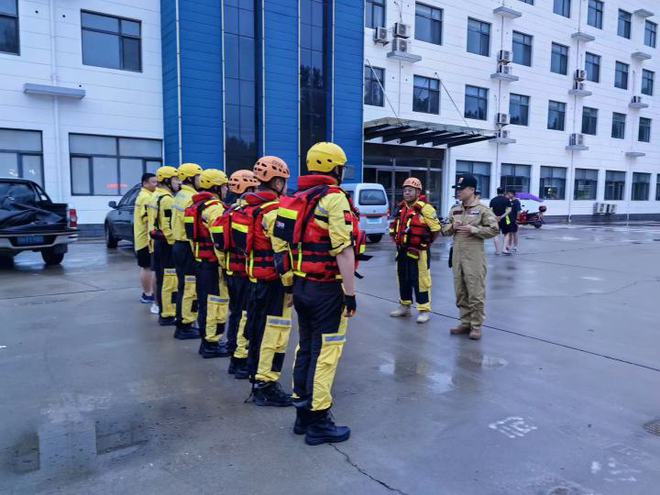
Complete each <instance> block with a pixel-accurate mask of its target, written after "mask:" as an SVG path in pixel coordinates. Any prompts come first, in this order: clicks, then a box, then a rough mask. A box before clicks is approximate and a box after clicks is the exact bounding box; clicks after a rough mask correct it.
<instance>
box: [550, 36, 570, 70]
mask: <svg viewBox="0 0 660 495" xmlns="http://www.w3.org/2000/svg"><path fill="white" fill-rule="evenodd" d="M550 70H551V71H552V72H555V73H556V74H563V75H566V74H568V47H567V46H564V45H560V44H559V43H553V44H552V59H551V63H550Z"/></svg>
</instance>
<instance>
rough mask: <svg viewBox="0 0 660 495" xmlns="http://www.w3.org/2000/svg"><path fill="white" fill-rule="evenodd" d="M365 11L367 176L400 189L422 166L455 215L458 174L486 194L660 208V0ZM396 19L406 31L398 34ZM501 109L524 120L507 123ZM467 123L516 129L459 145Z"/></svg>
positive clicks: (519, 1)
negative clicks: (658, 76)
mask: <svg viewBox="0 0 660 495" xmlns="http://www.w3.org/2000/svg"><path fill="white" fill-rule="evenodd" d="M365 8H366V16H365V19H366V25H367V29H365V35H364V40H365V112H364V115H365V139H366V144H365V171H364V177H365V180H378V181H379V182H381V183H383V184H384V185H385V186H386V187H388V188H390V190H391V191H393V195H394V194H395V193H394V190H392V189H391V186H392V183H393V182H394V183H396V184H397V186H399V187H400V183H401V182H402V180H403V178H405V177H406V176H407V175H411V174H412V175H416V176H419V177H420V178H422V179H425V180H426V184H428V185H427V189H428V193H429V195H430V196H431V200H432V201H434V202H436V203H437V204H439V205H440V206H441V207H442V210H443V211H444V212H446V211H447V208H448V205H449V204H450V203H451V202H452V201H453V200H452V199H451V194H450V185H451V184H452V183H453V181H454V177H455V174H456V173H457V171H473V172H474V173H475V175H477V176H478V178H479V179H480V180H481V184H482V185H481V188H482V195H483V197H484V198H489V197H492V196H493V195H494V194H495V193H496V188H497V187H498V186H499V185H500V184H502V185H504V186H506V187H507V188H509V187H512V188H514V189H516V190H518V191H524V192H531V193H533V194H535V195H539V196H542V197H544V198H545V200H546V204H547V206H548V210H549V211H548V213H549V214H552V215H561V216H566V215H568V214H569V211H570V214H572V215H574V216H581V215H589V216H591V215H592V213H593V211H594V204H595V203H607V204H611V205H616V206H615V208H616V213H617V214H626V213H628V212H629V213H631V214H633V215H637V214H657V215H660V146H659V144H660V109H659V108H660V105H658V100H657V98H656V97H655V92H657V91H660V89H658V88H657V87H656V88H653V78H654V76H655V73H656V72H657V70H658V58H659V56H658V55H659V54H658V51H657V49H656V37H657V34H656V33H657V24H656V22H657V21H656V20H655V19H656V17H655V16H654V14H655V13H657V14H660V12H654V11H658V10H660V5H658V3H657V2H655V1H652V0H626V1H623V0H605V1H598V0H507V1H506V2H504V3H502V2H499V1H492V0H470V1H469V2H467V1H463V2H459V1H456V0H424V1H420V2H415V1H412V0H397V1H392V0H367V1H366V6H365ZM397 22H399V23H403V24H405V25H407V28H408V31H409V32H408V33H405V30H406V27H405V26H404V27H400V28H399V30H400V33H399V34H409V35H410V37H409V38H407V40H405V39H399V40H397V39H396V37H395V36H394V35H395V33H394V30H395V23H397ZM378 26H382V27H384V28H385V29H386V30H387V33H383V32H381V33H377V29H374V28H377V27H378ZM374 36H376V37H378V36H381V37H386V40H387V41H388V43H387V44H383V43H381V42H376V41H374ZM406 45H407V46H406ZM500 50H504V51H505V52H504V53H500ZM499 59H503V60H504V63H500V62H498V60H499ZM508 60H510V62H508ZM372 67H373V68H374V70H372V69H371V68H372ZM585 69H587V73H586V74H584V73H583V72H582V71H583V70H585ZM578 70H579V71H580V72H578V73H577V74H576V71H578ZM576 76H577V77H576ZM381 77H382V84H383V85H384V88H385V94H384V96H385V97H384V98H383V97H382V94H380V93H381V88H380V84H379V83H378V81H377V79H380V78H381ZM616 86H619V87H616ZM640 97H641V98H640ZM452 100H453V101H452ZM454 104H455V106H454ZM498 114H506V115H504V116H500V117H499V118H500V119H502V122H506V121H507V119H509V120H510V121H511V124H509V125H506V126H500V125H497V123H496V119H497V118H498V117H497V116H498ZM617 114H618V115H617ZM392 117H398V119H399V120H397V119H396V118H394V119H393V118H392ZM387 118H389V120H383V119H387ZM386 124H389V126H386ZM640 124H641V129H640ZM649 126H650V130H649V129H648V127H649ZM420 127H421V128H425V129H426V130H425V131H419V132H420V133H418V134H416V133H415V131H416V130H418V129H419V128H420ZM466 127H470V128H474V129H477V130H478V132H479V133H480V134H484V135H494V134H496V133H497V132H498V131H500V130H503V131H505V132H504V133H500V134H499V136H500V138H499V139H493V140H490V141H482V142H473V143H471V144H466V145H462V146H455V147H451V148H449V150H447V142H448V143H449V145H456V144H462V143H463V142H464V141H466V138H469V136H470V130H469V129H464V128H466ZM397 128H398V131H399V133H397ZM461 128H463V129H461ZM551 128H553V129H551ZM401 132H403V134H401ZM420 136H421V139H415V137H418V138H419V137H420ZM572 136H573V137H572ZM613 136H615V137H613ZM433 138H435V140H434V139H433ZM452 139H453V141H452ZM478 139H480V138H479V137H477V138H476V139H473V141H477V140H478ZM434 144H435V145H436V147H435V148H433V145H434ZM445 172H448V173H445ZM610 211H611V210H610Z"/></svg>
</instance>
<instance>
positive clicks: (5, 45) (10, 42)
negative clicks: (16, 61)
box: [0, 0, 19, 55]
mask: <svg viewBox="0 0 660 495" xmlns="http://www.w3.org/2000/svg"><path fill="white" fill-rule="evenodd" d="M18 33H19V31H18V0H2V1H0V52H2V53H13V54H15V55H18V54H19V41H18V40H19V34H18Z"/></svg>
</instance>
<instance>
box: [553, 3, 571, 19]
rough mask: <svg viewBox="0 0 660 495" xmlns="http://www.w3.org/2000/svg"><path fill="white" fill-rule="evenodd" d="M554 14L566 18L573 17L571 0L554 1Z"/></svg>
mask: <svg viewBox="0 0 660 495" xmlns="http://www.w3.org/2000/svg"><path fill="white" fill-rule="evenodd" d="M552 10H553V12H554V13H555V14H558V15H562V16H564V17H571V0H554V5H553V9H552Z"/></svg>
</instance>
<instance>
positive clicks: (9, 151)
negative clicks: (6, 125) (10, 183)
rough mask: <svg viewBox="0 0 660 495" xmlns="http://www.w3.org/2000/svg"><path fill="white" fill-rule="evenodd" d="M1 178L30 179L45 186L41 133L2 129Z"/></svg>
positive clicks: (0, 146) (0, 144) (0, 145)
mask: <svg viewBox="0 0 660 495" xmlns="http://www.w3.org/2000/svg"><path fill="white" fill-rule="evenodd" d="M0 177H16V178H23V179H30V180H33V181H34V182H36V183H38V184H41V185H43V183H44V179H43V177H44V166H43V148H42V146H41V132H40V131H23V130H18V129H0Z"/></svg>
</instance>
